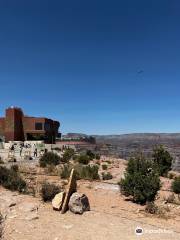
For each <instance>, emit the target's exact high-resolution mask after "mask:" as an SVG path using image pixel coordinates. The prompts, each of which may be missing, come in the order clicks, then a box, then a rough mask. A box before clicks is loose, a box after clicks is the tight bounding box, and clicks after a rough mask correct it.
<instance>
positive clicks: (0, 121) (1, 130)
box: [0, 118, 5, 136]
mask: <svg viewBox="0 0 180 240" xmlns="http://www.w3.org/2000/svg"><path fill="white" fill-rule="evenodd" d="M4 130H5V120H4V118H0V135H2V136H4Z"/></svg>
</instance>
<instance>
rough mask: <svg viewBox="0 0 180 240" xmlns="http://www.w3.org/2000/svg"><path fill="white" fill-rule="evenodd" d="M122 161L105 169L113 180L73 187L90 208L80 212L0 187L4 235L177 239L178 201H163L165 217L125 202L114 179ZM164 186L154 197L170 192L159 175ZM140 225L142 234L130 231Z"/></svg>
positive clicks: (60, 239) (48, 239)
mask: <svg viewBox="0 0 180 240" xmlns="http://www.w3.org/2000/svg"><path fill="white" fill-rule="evenodd" d="M124 168H125V165H124V163H121V164H120V165H119V166H117V165H116V167H113V168H111V169H110V171H111V172H112V174H113V175H114V176H115V178H114V179H115V180H114V179H113V180H110V181H106V182H89V181H78V192H82V193H85V194H86V195H87V196H88V198H89V201H90V205H91V211H89V212H85V213H84V214H83V215H75V214H73V213H71V212H69V211H68V212H67V213H66V214H64V215H62V214H61V213H59V212H57V211H53V210H52V206H51V204H50V203H46V204H44V203H43V202H42V201H41V199H40V198H34V197H32V196H27V195H19V194H17V193H12V192H10V191H7V190H5V189H3V188H0V210H1V211H2V212H3V215H4V216H6V220H5V230H4V239H5V240H84V239H87V240H106V239H107V240H109V239H112V240H116V239H117V240H119V239H123V240H126V239H128V240H134V239H144V240H148V239H153V240H154V239H167V240H171V239H175V240H178V239H179V240H180V228H179V226H180V206H179V205H173V204H168V207H169V209H170V212H168V217H167V218H166V217H159V216H154V215H151V214H147V213H145V212H144V206H140V205H137V204H134V203H132V202H130V201H127V200H126V199H125V198H124V197H123V196H121V195H120V193H119V189H118V186H117V185H116V184H115V183H117V179H118V180H119V177H120V176H121V175H122V174H123V172H124ZM162 182H163V188H162V191H160V192H159V197H158V198H157V202H158V201H159V202H161V203H162V202H163V198H164V196H165V195H167V194H169V192H168V189H167V188H168V186H169V185H170V183H169V180H167V181H166V179H162ZM137 227H141V228H142V229H143V231H144V233H143V234H142V235H141V236H137V235H136V234H135V229H136V228H137Z"/></svg>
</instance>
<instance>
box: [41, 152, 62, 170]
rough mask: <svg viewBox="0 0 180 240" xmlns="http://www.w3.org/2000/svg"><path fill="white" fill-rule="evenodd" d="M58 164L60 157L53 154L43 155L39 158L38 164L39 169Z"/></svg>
mask: <svg viewBox="0 0 180 240" xmlns="http://www.w3.org/2000/svg"><path fill="white" fill-rule="evenodd" d="M59 163H60V157H59V156H58V155H57V154H56V153H53V152H47V153H44V155H43V156H42V157H41V158H40V160H39V164H40V167H46V166H47V165H55V166H56V165H58V164H59Z"/></svg>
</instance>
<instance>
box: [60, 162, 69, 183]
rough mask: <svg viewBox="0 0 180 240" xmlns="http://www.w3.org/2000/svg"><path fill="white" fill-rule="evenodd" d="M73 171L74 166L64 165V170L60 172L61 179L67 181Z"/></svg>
mask: <svg viewBox="0 0 180 240" xmlns="http://www.w3.org/2000/svg"><path fill="white" fill-rule="evenodd" d="M71 170H72V166H71V165H69V164H64V165H63V167H62V169H61V170H60V177H61V178H62V179H67V178H69V176H70V173H71Z"/></svg>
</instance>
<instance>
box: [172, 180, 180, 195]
mask: <svg viewBox="0 0 180 240" xmlns="http://www.w3.org/2000/svg"><path fill="white" fill-rule="evenodd" d="M172 190H173V192H175V193H177V194H180V177H176V178H175V179H174V181H173V183H172Z"/></svg>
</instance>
